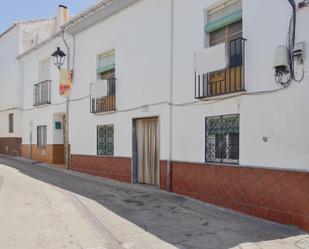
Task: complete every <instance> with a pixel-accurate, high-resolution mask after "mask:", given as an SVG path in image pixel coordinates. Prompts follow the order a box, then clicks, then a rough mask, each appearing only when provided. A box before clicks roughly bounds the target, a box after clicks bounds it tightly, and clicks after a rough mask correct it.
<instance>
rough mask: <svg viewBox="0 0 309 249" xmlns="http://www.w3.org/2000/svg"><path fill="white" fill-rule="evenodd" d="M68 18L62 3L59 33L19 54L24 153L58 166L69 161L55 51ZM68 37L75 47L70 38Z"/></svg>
mask: <svg viewBox="0 0 309 249" xmlns="http://www.w3.org/2000/svg"><path fill="white" fill-rule="evenodd" d="M68 19H69V17H68V9H67V7H65V6H63V5H60V6H59V8H58V15H57V17H56V19H55V20H56V29H55V32H54V33H53V34H52V35H51V36H50V37H49V38H48V39H46V40H44V41H43V42H41V43H38V44H37V45H36V46H34V47H32V48H31V49H30V50H27V51H25V52H24V53H22V54H20V55H19V56H18V60H19V64H20V67H21V68H22V72H23V76H22V78H23V86H24V91H23V119H22V127H23V130H22V155H23V156H24V157H27V158H31V159H34V160H38V161H43V162H47V163H50V164H57V165H64V164H65V155H66V152H65V149H66V147H65V146H64V145H65V138H66V136H65V133H66V131H67V129H66V122H65V119H66V101H65V98H63V97H62V96H60V95H59V71H58V69H57V68H56V67H55V66H54V63H53V59H52V57H51V54H52V53H53V52H54V51H55V49H56V48H57V47H61V46H63V44H64V41H63V37H62V34H63V32H62V31H61V30H60V27H61V26H62V25H63V24H64V23H65V22H67V21H68ZM64 39H67V40H68V43H69V46H72V42H71V40H72V39H70V37H64ZM63 66H64V67H66V62H65V63H64V65H63Z"/></svg>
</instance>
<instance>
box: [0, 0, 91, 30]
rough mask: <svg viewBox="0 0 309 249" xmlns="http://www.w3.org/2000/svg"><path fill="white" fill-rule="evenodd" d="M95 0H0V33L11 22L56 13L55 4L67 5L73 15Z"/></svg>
mask: <svg viewBox="0 0 309 249" xmlns="http://www.w3.org/2000/svg"><path fill="white" fill-rule="evenodd" d="M94 2H96V1H95V0H0V3H1V7H0V33H2V32H3V31H5V30H6V29H7V28H9V27H10V26H11V24H12V23H13V22H16V21H24V20H29V19H41V18H46V17H52V16H55V15H56V12H57V6H58V5H59V4H64V5H66V6H68V8H69V12H70V15H72V14H73V15H75V14H77V13H79V12H81V11H83V10H84V9H86V8H87V7H89V6H90V5H91V4H93V3H94Z"/></svg>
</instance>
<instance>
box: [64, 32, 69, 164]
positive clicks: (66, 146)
mask: <svg viewBox="0 0 309 249" xmlns="http://www.w3.org/2000/svg"><path fill="white" fill-rule="evenodd" d="M62 40H63V43H64V45H65V46H66V48H67V70H68V71H70V47H69V45H68V43H67V42H66V40H65V38H64V31H63V33H62ZM69 109H70V97H69V96H67V97H66V119H65V125H66V129H67V130H66V134H65V140H66V142H65V152H66V155H65V164H66V168H67V169H70V159H69V157H70V151H69V149H70V148H69V144H70V142H69Z"/></svg>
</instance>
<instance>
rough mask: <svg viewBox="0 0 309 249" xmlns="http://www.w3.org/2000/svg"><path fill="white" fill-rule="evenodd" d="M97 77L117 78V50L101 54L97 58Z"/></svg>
mask: <svg viewBox="0 0 309 249" xmlns="http://www.w3.org/2000/svg"><path fill="white" fill-rule="evenodd" d="M97 78H98V79H99V80H108V79H111V78H115V51H114V50H111V51H108V52H105V53H103V54H100V55H99V56H98V59H97Z"/></svg>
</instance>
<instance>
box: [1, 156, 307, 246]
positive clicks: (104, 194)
mask: <svg viewBox="0 0 309 249" xmlns="http://www.w3.org/2000/svg"><path fill="white" fill-rule="evenodd" d="M0 163H2V164H6V165H10V166H11V167H13V168H15V169H18V170H19V171H20V172H21V173H22V174H24V175H27V176H30V177H31V178H34V179H37V180H40V181H43V182H45V183H48V184H51V185H53V186H55V187H57V188H60V189H62V190H65V191H68V192H69V193H72V194H74V195H75V196H78V198H79V199H80V200H81V201H82V202H83V203H84V205H85V206H87V208H88V209H89V210H90V211H91V214H93V215H94V216H95V217H98V219H99V220H100V222H101V223H103V224H104V225H105V226H106V228H107V229H108V230H109V231H110V232H111V234H113V236H114V237H116V238H119V240H120V241H126V240H127V239H128V237H132V235H131V234H130V232H129V230H130V229H129V230H128V229H126V226H125V225H119V224H120V223H118V225H117V222H116V223H114V221H115V219H114V217H118V218H117V219H121V221H122V222H124V223H121V224H126V223H128V224H131V225H132V226H134V227H136V229H138V230H139V231H140V233H145V232H146V233H147V234H149V236H154V237H152V238H157V239H159V240H160V241H161V242H162V241H163V242H164V243H167V244H166V245H173V246H174V247H175V248H179V249H220V248H222V249H226V248H233V249H240V248H241V249H243V248H245V249H252V248H253V249H255V248H259V249H260V248H263V249H273V248H278V249H281V248H283V249H284V248H292V249H293V248H295V249H299V248H300V249H309V237H308V235H307V234H306V233H305V232H303V231H300V230H298V229H296V228H294V227H289V226H284V225H281V224H277V223H273V222H270V221H266V220H262V219H258V218H255V217H251V216H247V215H244V214H240V213H237V212H234V211H231V210H227V209H224V208H219V207H216V206H213V205H209V204H207V203H204V202H200V201H196V200H193V199H190V198H187V197H183V196H180V195H177V194H174V193H167V192H164V191H161V190H159V189H157V188H151V187H147V186H141V185H132V184H126V183H120V182H116V181H112V180H107V179H103V178H100V177H94V176H89V175H86V174H82V173H78V172H73V171H68V170H64V169H59V168H55V167H51V166H49V165H47V164H41V163H38V162H35V161H30V160H27V159H20V158H19V159H12V158H7V157H6V158H4V157H2V158H1V157H0ZM108 214H109V215H108ZM136 236H137V235H136ZM134 238H136V239H137V241H139V242H141V241H140V240H139V239H138V238H137V237H134ZM131 242H132V243H133V242H134V239H133V241H132V240H131ZM135 242H136V241H135ZM144 246H145V247H144V248H147V249H148V248H149V246H147V245H145V244H144ZM131 248H132V247H131ZM136 248H141V249H142V248H143V247H136ZM156 248H158V249H160V248H161V247H156ZM134 249H135V248H134Z"/></svg>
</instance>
